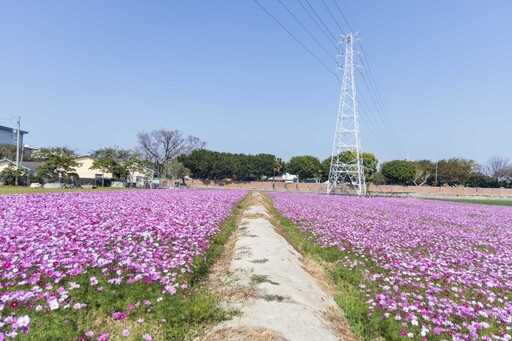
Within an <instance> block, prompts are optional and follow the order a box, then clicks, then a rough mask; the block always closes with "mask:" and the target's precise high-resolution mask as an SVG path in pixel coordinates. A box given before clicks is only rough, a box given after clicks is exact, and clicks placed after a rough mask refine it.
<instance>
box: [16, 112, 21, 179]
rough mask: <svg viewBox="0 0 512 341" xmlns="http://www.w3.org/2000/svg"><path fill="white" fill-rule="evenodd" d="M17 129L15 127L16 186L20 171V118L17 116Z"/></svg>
mask: <svg viewBox="0 0 512 341" xmlns="http://www.w3.org/2000/svg"><path fill="white" fill-rule="evenodd" d="M16 123H17V127H16V179H15V181H14V182H15V185H16V186H18V176H19V174H18V173H19V170H20V129H21V116H18V121H17V122H16Z"/></svg>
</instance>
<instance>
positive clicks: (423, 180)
mask: <svg viewBox="0 0 512 341" xmlns="http://www.w3.org/2000/svg"><path fill="white" fill-rule="evenodd" d="M413 164H414V168H415V174H414V180H413V183H414V184H415V185H416V186H423V185H432V184H433V183H434V181H435V172H436V165H435V163H433V162H432V161H430V160H419V161H413Z"/></svg>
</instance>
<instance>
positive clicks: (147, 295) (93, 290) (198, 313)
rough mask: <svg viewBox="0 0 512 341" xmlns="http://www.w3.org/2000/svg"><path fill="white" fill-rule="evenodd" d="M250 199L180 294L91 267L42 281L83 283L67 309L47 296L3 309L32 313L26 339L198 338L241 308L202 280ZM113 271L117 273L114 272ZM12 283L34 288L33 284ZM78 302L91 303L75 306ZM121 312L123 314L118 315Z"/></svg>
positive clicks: (226, 225) (43, 283) (234, 214)
mask: <svg viewBox="0 0 512 341" xmlns="http://www.w3.org/2000/svg"><path fill="white" fill-rule="evenodd" d="M246 202H247V198H245V199H244V200H243V201H242V202H240V203H239V204H238V205H237V206H236V207H235V208H234V210H233V212H232V214H231V216H230V217H229V218H228V219H227V220H226V221H225V222H224V223H223V224H222V226H221V231H220V232H219V233H218V234H217V235H216V236H215V238H214V239H213V240H212V241H211V244H210V247H209V249H208V251H207V253H206V255H205V256H204V257H200V258H197V259H195V260H194V263H195V264H196V268H195V271H194V273H193V274H192V275H191V276H189V277H188V278H187V280H186V281H185V282H182V283H180V284H181V286H180V287H179V288H177V292H176V293H175V294H174V295H169V294H162V289H163V288H162V286H161V285H160V284H158V283H156V282H151V281H148V280H146V281H144V280H142V281H139V282H135V283H133V284H126V283H121V284H119V285H114V284H110V283H108V278H106V277H104V276H103V274H102V273H103V272H104V271H105V269H106V270H107V271H108V266H106V267H105V268H101V269H100V268H94V269H89V270H88V271H87V272H86V273H84V274H82V275H79V276H75V277H72V278H69V279H66V281H61V282H59V283H58V284H55V283H53V282H52V280H51V279H50V278H47V279H44V280H43V281H41V282H40V283H38V285H40V286H52V289H50V290H52V291H53V292H54V293H57V292H59V293H61V292H62V290H64V289H67V288H69V285H70V284H71V282H74V283H75V284H74V286H75V287H76V286H77V285H78V286H79V287H78V288H77V289H74V290H72V291H69V294H68V295H67V298H65V302H67V303H68V304H69V307H68V308H67V309H63V308H59V309H57V310H53V311H52V310H50V309H47V308H46V307H47V301H46V300H45V299H44V298H43V299H41V300H39V301H36V302H32V303H31V304H19V306H17V307H11V306H5V308H4V311H3V314H2V315H4V314H5V316H6V315H8V314H9V313H10V312H11V311H13V310H17V311H16V315H17V316H23V315H25V314H28V315H29V316H30V318H31V323H30V331H29V332H28V333H27V334H23V333H22V331H21V330H19V331H18V332H19V334H18V338H19V339H21V340H98V339H99V337H101V336H102V335H105V333H107V332H108V340H141V339H142V338H143V336H144V335H146V334H147V335H150V336H151V337H152V340H188V339H194V338H195V337H197V336H200V335H202V333H203V332H204V329H205V328H206V327H207V326H210V325H212V324H216V323H219V322H220V321H223V320H225V319H229V318H230V317H231V316H232V315H233V314H234V313H236V312H230V311H225V310H223V309H221V308H219V305H218V301H219V299H218V297H217V296H215V295H214V294H213V293H212V292H210V291H209V290H208V289H207V288H205V287H204V285H202V284H201V280H202V279H204V278H205V276H206V275H207V274H208V271H209V269H210V267H211V265H212V264H213V263H214V262H215V261H216V259H217V258H218V257H219V256H220V255H221V253H222V251H223V248H224V245H225V243H226V241H227V239H228V238H229V236H230V235H231V234H232V233H233V231H234V230H235V229H236V227H237V221H238V219H239V216H240V215H241V214H242V210H243V207H244V205H245V204H246ZM93 276H94V277H96V278H97V280H98V283H97V284H94V285H92V283H91V282H90V278H91V277H93ZM108 277H110V278H111V277H117V276H116V275H115V274H111V275H110V276H108ZM10 289H12V290H20V289H26V290H30V287H27V286H26V287H23V286H17V287H10ZM56 297H59V296H58V295H56ZM60 297H61V298H62V295H61V296H60ZM77 303H85V304H87V306H86V307H84V308H81V309H75V308H74V305H75V304H77ZM38 305H39V306H41V307H42V309H41V308H38V307H37V306H38ZM119 313H121V314H124V315H119ZM115 314H118V315H117V317H116V316H115ZM120 316H121V318H119V317H120ZM4 333H5V331H4ZM127 334H129V335H127ZM146 337H148V336H146Z"/></svg>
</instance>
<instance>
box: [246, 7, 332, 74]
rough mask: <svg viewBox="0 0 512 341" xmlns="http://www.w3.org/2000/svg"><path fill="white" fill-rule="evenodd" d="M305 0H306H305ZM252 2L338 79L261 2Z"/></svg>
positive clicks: (330, 71)
mask: <svg viewBox="0 0 512 341" xmlns="http://www.w3.org/2000/svg"><path fill="white" fill-rule="evenodd" d="M306 1H307V0H306ZM254 2H256V3H257V4H258V6H260V7H261V9H262V10H264V11H265V13H267V14H268V16H269V17H271V18H272V19H273V20H274V21H275V22H276V23H278V24H279V26H281V28H282V29H283V30H285V31H286V32H287V33H288V34H289V35H290V36H291V37H292V38H293V39H294V40H295V41H296V42H297V43H298V44H299V45H300V46H302V47H303V48H304V49H305V50H306V51H308V53H309V54H310V55H311V56H312V57H313V58H315V59H316V60H317V61H318V62H319V63H320V64H322V66H323V67H324V68H325V69H326V70H327V71H328V72H329V73H331V74H333V75H334V77H336V79H338V81H339V80H340V79H339V78H338V75H337V74H336V73H334V72H332V70H331V69H330V68H329V67H328V66H327V65H325V63H324V62H322V61H321V60H320V58H318V57H317V56H316V55H315V54H314V53H313V52H311V50H310V49H308V48H307V46H306V45H304V44H303V43H302V42H301V41H300V40H299V39H298V38H297V37H296V36H295V35H294V34H293V33H291V32H290V31H289V30H288V29H287V28H286V27H284V25H283V24H281V23H280V22H279V20H277V19H276V18H275V17H274V16H273V15H272V14H271V13H270V12H269V11H267V9H266V8H265V7H263V5H261V4H260V3H259V2H258V0H254Z"/></svg>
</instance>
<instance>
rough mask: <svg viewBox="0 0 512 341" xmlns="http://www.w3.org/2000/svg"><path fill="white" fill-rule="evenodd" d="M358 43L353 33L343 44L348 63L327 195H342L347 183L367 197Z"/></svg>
mask: <svg viewBox="0 0 512 341" xmlns="http://www.w3.org/2000/svg"><path fill="white" fill-rule="evenodd" d="M356 40H357V38H356V37H355V36H354V35H353V34H352V33H350V34H347V35H345V36H344V39H343V41H342V42H340V44H341V43H345V62H344V65H343V81H342V83H341V95H340V103H339V107H338V117H337V121H336V132H335V134H334V144H333V147H332V155H331V167H330V171H329V186H328V188H327V194H335V193H337V192H341V191H342V188H343V187H345V183H347V182H349V183H350V185H351V186H352V188H353V190H354V191H355V192H356V194H357V195H365V194H366V184H365V178H364V168H363V155H362V151H361V139H360V135H359V117H358V113H357V100H356V85H355V81H354V79H355V77H354V69H355V68H356V67H357V66H356V65H355V64H354V55H355V54H357V53H358V52H356V51H354V41H356ZM340 156H341V158H340Z"/></svg>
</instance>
